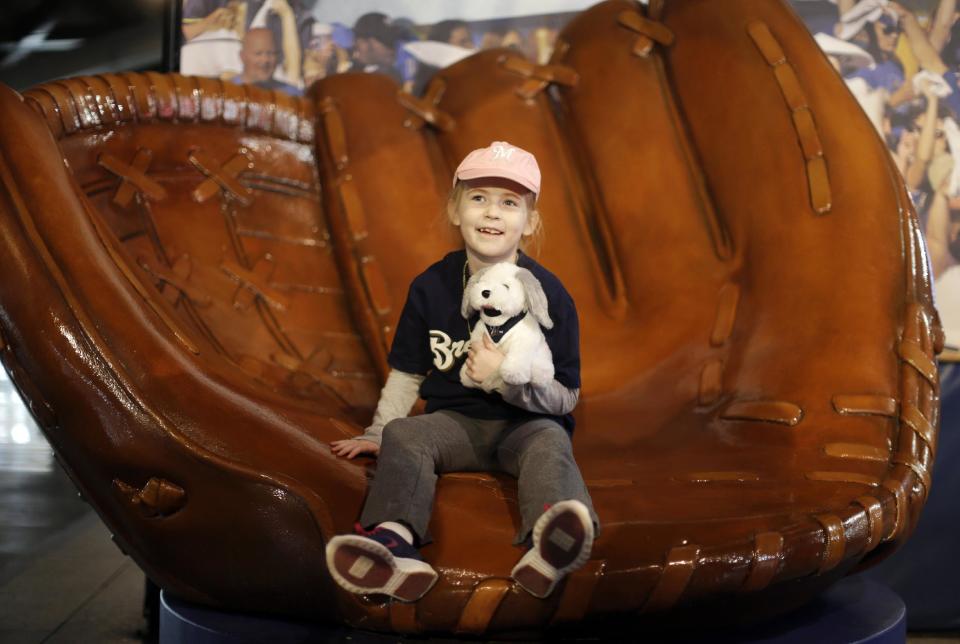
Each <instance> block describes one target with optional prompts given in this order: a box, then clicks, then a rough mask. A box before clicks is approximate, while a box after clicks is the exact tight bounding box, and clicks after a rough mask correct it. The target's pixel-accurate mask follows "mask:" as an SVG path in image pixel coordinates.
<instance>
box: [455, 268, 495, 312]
mask: <svg viewBox="0 0 960 644" xmlns="http://www.w3.org/2000/svg"><path fill="white" fill-rule="evenodd" d="M487 268H489V267H487ZM485 272H487V269H486V268H482V269H480V270H479V271H477V272H476V273H474V274H473V275H471V276H470V279H469V280H467V284H466V286H464V287H463V301H462V302H461V303H460V315H462V316H463V319H465V320H469V319H470V314H471V313H473V312H474V311H476V309H475V308H473V307H472V306H470V291H472V290H473V286H474V285H475V284H476V283H477V282H478V281H479V280H480V277H481V276H482V275H483V274H484V273H485Z"/></svg>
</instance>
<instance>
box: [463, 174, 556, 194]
mask: <svg viewBox="0 0 960 644" xmlns="http://www.w3.org/2000/svg"><path fill="white" fill-rule="evenodd" d="M481 177H499V178H501V179H509V180H510V181H513V182H515V183H519V184H520V185H521V186H523V187H524V188H526V189H527V190H529V191H530V192H532V193H533V194H538V193H539V192H540V186H538V185H536V184H534V183H533V182H532V181H530V179H528V178H527V177H523V176H521V175H519V174H517V173H515V172H510V171H509V170H504V169H503V168H471V169H469V170H461V171H460V172H458V173H457V174H456V176H455V177H454V181H456V179H461V180H469V179H480V178H481Z"/></svg>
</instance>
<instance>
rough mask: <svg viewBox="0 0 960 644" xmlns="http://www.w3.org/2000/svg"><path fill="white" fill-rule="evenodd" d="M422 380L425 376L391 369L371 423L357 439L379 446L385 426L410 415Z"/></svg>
mask: <svg viewBox="0 0 960 644" xmlns="http://www.w3.org/2000/svg"><path fill="white" fill-rule="evenodd" d="M424 378H426V376H421V375H420V374H416V373H406V372H405V371H398V370H397V369H391V370H390V374H389V375H388V376H387V382H386V383H385V384H384V385H383V389H381V390H380V401H379V402H378V403H377V411H376V412H375V413H374V414H373V422H372V423H371V424H370V426H369V427H367V429H366V431H364V433H363V434H362V435H360V436H357V439H358V440H365V441H370V442H371V443H376V444H377V445H379V444H380V440H381V438H382V435H383V428H384V427H385V426H386V424H387V423H389V422H390V421H391V420H393V419H395V418H406V416H407V415H409V414H410V410H411V409H413V404H414V403H415V402H417V398H419V397H420V383H422V382H423V380H424Z"/></svg>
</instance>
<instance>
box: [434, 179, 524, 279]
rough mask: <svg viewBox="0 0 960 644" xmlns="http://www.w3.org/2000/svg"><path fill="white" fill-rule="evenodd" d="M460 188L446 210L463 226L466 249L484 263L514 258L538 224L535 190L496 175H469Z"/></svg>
mask: <svg viewBox="0 0 960 644" xmlns="http://www.w3.org/2000/svg"><path fill="white" fill-rule="evenodd" d="M461 188H462V189H461V190H459V191H458V192H459V195H457V196H456V199H455V200H451V201H450V202H449V203H448V204H447V214H448V215H449V217H450V222H451V223H452V224H453V225H454V226H458V227H459V228H460V234H461V236H462V237H463V243H464V245H465V246H466V249H467V253H468V254H469V255H470V256H471V257H472V258H473V259H475V260H478V261H479V262H480V263H481V264H483V265H488V264H496V263H497V262H513V261H515V259H516V254H517V248H518V247H519V246H520V240H521V239H522V238H523V236H524V235H532V234H533V232H534V231H535V230H536V227H537V220H538V218H539V214H538V213H537V211H536V210H535V209H532V208H531V207H530V204H531V203H532V201H533V200H532V199H531V198H530V196H531V194H532V193H531V192H530V191H529V190H527V189H526V188H524V187H523V186H521V185H519V184H517V183H515V182H513V181H510V180H509V179H501V178H496V177H486V178H480V179H469V180H467V181H464V182H463V186H462V187H461Z"/></svg>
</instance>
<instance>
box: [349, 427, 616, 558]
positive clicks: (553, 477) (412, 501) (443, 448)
mask: <svg viewBox="0 0 960 644" xmlns="http://www.w3.org/2000/svg"><path fill="white" fill-rule="evenodd" d="M476 471H501V472H506V473H507V474H510V475H512V476H515V477H517V491H518V495H519V501H520V516H521V518H522V525H521V526H520V530H519V532H518V533H517V536H516V539H515V540H514V543H515V544H519V543H522V542H523V541H524V540H525V539H526V538H527V536H528V535H529V534H530V532H531V530H533V524H534V523H536V521H537V518H538V517H539V516H540V515H541V514H542V513H543V511H544V508H545V506H546V505H552V504H554V503H557V502H558V501H564V500H567V499H576V500H578V501H581V502H583V504H584V505H586V506H587V508H588V509H589V510H590V516H591V517H592V518H593V522H594V526H595V527H596V528H599V522H598V520H597V515H596V513H595V512H594V510H593V503H592V502H591V500H590V494H589V493H588V492H587V486H586V485H585V484H584V482H583V477H582V476H581V475H580V470H579V468H578V467H577V464H576V462H575V461H574V460H573V448H572V446H571V444H570V437H569V436H568V435H567V432H566V431H565V430H564V429H563V427H561V426H560V425H558V424H557V423H556V422H555V421H553V420H551V419H549V418H543V417H541V418H534V419H532V420H528V421H525V422H521V423H517V422H516V421H508V420H482V419H477V418H470V417H468V416H464V415H463V414H459V413H457V412H454V411H450V410H441V411H437V412H434V413H432V414H425V415H422V416H413V417H409V418H398V419H396V420H393V421H390V422H389V423H387V425H386V427H384V428H383V442H382V443H381V446H380V456H379V458H378V463H377V473H376V477H375V478H374V480H373V484H372V485H371V486H370V491H369V494H368V495H367V500H366V503H365V504H364V506H363V513H362V514H361V515H360V524H361V525H363V526H364V527H367V528H369V527H370V526H373V525H376V524H377V523H382V522H384V521H400V522H403V523H405V524H407V525H408V526H410V528H411V529H412V530H413V532H415V533H416V535H417V537H418V538H419V539H420V543H429V542H430V536H429V534H428V531H427V526H428V524H429V523H430V513H431V511H432V509H433V495H434V490H435V489H436V485H437V477H438V475H440V474H442V473H444V472H476Z"/></svg>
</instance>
